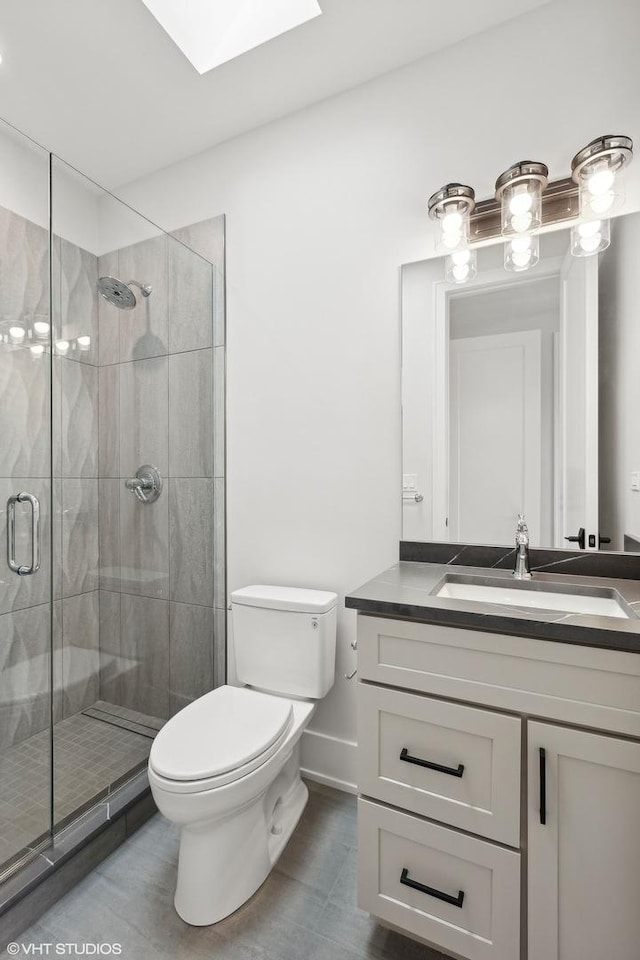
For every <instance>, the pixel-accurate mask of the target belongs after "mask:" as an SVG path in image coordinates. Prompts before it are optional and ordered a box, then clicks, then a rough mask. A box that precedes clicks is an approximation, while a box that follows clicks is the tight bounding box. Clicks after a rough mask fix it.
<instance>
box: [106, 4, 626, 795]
mask: <svg viewBox="0 0 640 960" xmlns="http://www.w3.org/2000/svg"><path fill="white" fill-rule="evenodd" d="M639 28H640V6H639V5H637V4H635V3H630V2H629V0H611V2H609V3H607V4H601V3H600V2H596V0H555V2H553V3H550V4H549V5H547V6H545V7H542V8H540V9H539V10H537V11H534V12H533V13H532V14H529V15H527V16H525V17H522V18H520V19H518V20H513V21H511V22H509V23H507V24H505V25H503V26H501V27H499V28H496V29H493V30H491V31H489V32H487V33H485V34H482V35H479V36H477V37H475V38H471V39H470V40H468V41H465V42H464V43H461V44H459V45H457V46H456V47H453V48H451V49H449V50H445V51H443V52H441V53H440V54H438V55H436V56H433V57H432V58H428V59H425V60H421V61H418V62H417V63H415V64H413V65H411V66H409V67H406V68H403V69H401V70H398V71H395V72H394V73H391V74H388V75H387V76H385V77H382V78H380V79H378V80H375V81H372V82H370V83H367V84H365V85H363V86H361V87H358V88H356V89H354V90H352V91H350V92H348V93H346V94H343V95H340V96H338V97H335V98H332V99H330V100H327V101H325V102H323V103H321V104H319V105H317V106H315V107H313V108H310V109H307V110H304V111H302V112H300V113H297V114H294V115H292V116H290V117H287V118H284V119H282V120H280V121H277V122H275V123H272V124H269V125H267V126H265V127H262V128H260V129H258V130H255V131H253V132H252V133H249V134H246V135H244V136H242V137H239V138H237V139H235V140H232V141H229V142H228V143H226V144H223V145H221V146H219V147H218V148H216V149H213V150H211V151H209V152H206V153H203V154H200V155H198V156H196V157H192V158H190V159H188V160H185V161H184V162H182V163H180V164H177V165H175V166H173V167H170V168H168V169H166V170H163V171H160V172H158V173H157V174H155V175H153V176H150V177H148V178H146V179H144V180H143V181H140V182H137V183H135V184H131V185H129V186H127V187H126V188H123V189H122V190H121V191H120V194H121V195H122V196H123V197H124V198H125V199H128V200H129V201H130V202H131V203H132V204H133V206H135V207H136V208H137V209H139V210H141V211H142V212H143V213H144V214H145V215H147V216H149V217H150V218H151V219H152V220H153V221H155V222H157V223H159V224H160V225H161V226H163V227H164V228H165V229H169V230H171V229H174V228H176V227H178V226H180V225H182V224H185V223H190V222H193V221H197V220H201V219H203V218H205V217H208V216H212V215H215V214H218V213H222V212H224V213H226V214H227V215H228V220H227V241H228V247H227V251H228V253H227V278H228V484H229V486H228V564H229V587H230V589H233V588H234V587H237V586H239V585H241V584H246V583H251V582H252V581H270V580H272V581H275V582H280V583H291V584H305V585H311V586H313V585H315V586H318V587H329V588H334V589H336V590H337V591H338V592H339V593H340V595H341V600H342V595H344V593H345V592H348V591H349V590H350V589H352V588H354V587H356V586H358V585H359V584H361V583H362V582H363V581H364V580H366V579H368V578H369V577H371V576H373V575H374V574H376V573H377V572H378V571H380V570H381V569H383V568H384V567H386V566H388V565H389V564H391V563H392V562H394V560H395V559H396V557H397V550H398V539H399V537H400V529H401V528H400V519H401V505H400V472H401V466H400V459H401V457H400V402H399V398H400V360H399V357H400V340H399V329H400V321H399V312H400V295H399V293H400V291H399V265H400V264H401V263H403V262H406V261H410V260H419V259H423V258H425V257H428V256H431V255H433V235H432V233H431V231H430V227H429V223H428V221H427V219H426V215H425V201H426V199H427V197H428V196H429V194H430V193H432V192H433V191H434V190H436V189H437V188H438V187H440V186H441V185H442V184H443V183H446V182H447V181H450V180H460V181H462V182H470V183H471V184H473V185H474V186H475V187H476V190H477V192H478V195H479V196H480V197H483V196H488V195H490V194H491V193H492V189H493V183H494V180H495V177H496V176H497V175H498V174H499V173H500V172H501V171H502V170H504V169H505V168H506V167H507V166H509V165H510V164H511V163H513V162H514V161H515V160H518V159H521V158H533V159H538V158H539V159H542V160H545V161H546V162H547V163H548V164H549V166H550V170H551V175H552V176H553V177H557V176H564V175H566V174H567V172H568V168H569V164H570V160H571V157H572V155H573V153H574V152H575V151H576V150H577V149H579V148H580V147H581V146H583V145H584V144H585V143H586V142H588V141H589V140H590V139H592V138H593V137H595V136H597V135H598V134H601V133H609V132H620V133H626V134H629V135H631V136H636V138H637V135H638V108H637V105H638V102H639V99H640V61H638V57H637V50H636V46H637V38H638V35H639ZM595 64H598V65H604V67H603V68H602V67H598V73H597V76H596V75H595V74H594V69H595V68H594V65H595ZM609 65H610V66H609ZM294 82H295V78H292V83H294ZM212 109H215V104H212ZM204 122H206V118H203V123H204ZM637 168H640V163H638V161H636V169H634V167H633V166H632V167H631V177H630V203H631V205H632V206H634V208H636V209H637V208H638V207H640V177H639V176H638V174H639V173H640V171H639V170H638V169H637ZM354 630H355V615H354V614H353V613H352V612H349V611H345V610H342V612H341V616H340V637H339V654H338V679H337V681H336V685H335V688H334V690H333V691H332V693H331V694H330V695H329V697H327V699H326V701H325V702H324V703H323V704H322V705H321V707H320V709H319V711H318V713H317V715H316V718H315V720H314V728H315V729H316V730H318V731H323V732H325V733H326V734H329V735H331V736H333V737H335V738H337V739H338V741H340V740H344V741H353V739H354V738H355V736H356V727H355V687H354V685H353V684H349V683H348V682H347V681H345V680H343V679H342V673H343V671H344V670H345V669H346V668H347V667H350V666H351V665H352V663H353V654H352V652H351V651H350V649H349V646H348V644H349V641H350V640H351V639H352V638H353V636H354ZM322 744H323V745H324V746H326V750H324V752H323V749H320V750H319V751H318V756H319V757H324V758H325V759H323V760H321V759H315V760H314V761H313V762H314V763H315V764H316V765H319V764H320V763H321V762H322V763H323V764H324V772H325V773H326V774H327V775H329V776H331V775H334V776H336V777H340V778H341V779H346V780H350V781H353V779H354V777H355V773H354V771H353V768H352V760H353V749H352V748H351V749H350V748H348V747H346V746H345V747H344V748H341V746H340V743H339V742H338V743H337V744H336V745H334V743H333V741H326V744H325V742H324V741H322ZM316 746H317V743H316ZM323 748H324V747H323ZM309 755H310V754H309V753H308V752H307V756H309ZM308 762H309V763H311V761H308ZM341 764H342V766H341Z"/></svg>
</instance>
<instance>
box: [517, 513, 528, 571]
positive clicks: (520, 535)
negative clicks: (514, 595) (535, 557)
mask: <svg viewBox="0 0 640 960" xmlns="http://www.w3.org/2000/svg"><path fill="white" fill-rule="evenodd" d="M513 576H514V578H515V579H516V580H531V567H530V566H529V528H528V526H527V523H526V521H525V519H524V515H523V514H522V513H519V514H518V524H517V526H516V564H515V567H514V568H513Z"/></svg>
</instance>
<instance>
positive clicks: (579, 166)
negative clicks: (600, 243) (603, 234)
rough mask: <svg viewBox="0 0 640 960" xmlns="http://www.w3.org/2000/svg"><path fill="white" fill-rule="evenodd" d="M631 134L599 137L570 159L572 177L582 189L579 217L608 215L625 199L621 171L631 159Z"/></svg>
mask: <svg viewBox="0 0 640 960" xmlns="http://www.w3.org/2000/svg"><path fill="white" fill-rule="evenodd" d="M632 155H633V142H632V140H631V138H630V137H618V136H616V137H614V136H606V137H597V138H596V139H595V140H592V141H591V143H588V144H587V146H586V147H583V148H582V150H579V151H578V153H576V155H575V157H574V158H573V160H572V161H571V179H572V180H573V181H574V183H577V184H578V190H579V192H580V216H581V217H587V218H591V219H596V220H597V219H600V218H601V217H609V216H611V214H612V213H613V212H614V211H615V210H616V208H617V207H618V206H619V205H620V201H621V200H622V189H621V176H620V175H621V173H622V171H623V169H624V168H625V167H626V166H627V164H628V163H629V162H630V161H631V157H632Z"/></svg>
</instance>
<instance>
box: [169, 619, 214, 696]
mask: <svg viewBox="0 0 640 960" xmlns="http://www.w3.org/2000/svg"><path fill="white" fill-rule="evenodd" d="M169 689H170V692H171V695H172V697H173V696H178V697H183V698H185V699H187V700H195V698H196V697H201V696H202V695H203V694H205V693H208V692H209V690H212V689H213V609H212V608H211V607H200V606H194V605H193V604H190V603H171V604H170V607H169Z"/></svg>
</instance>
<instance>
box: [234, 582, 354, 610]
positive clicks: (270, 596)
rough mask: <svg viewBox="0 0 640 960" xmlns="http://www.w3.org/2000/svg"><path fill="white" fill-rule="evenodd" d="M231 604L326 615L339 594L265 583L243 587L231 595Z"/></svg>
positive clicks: (333, 605)
mask: <svg viewBox="0 0 640 960" xmlns="http://www.w3.org/2000/svg"><path fill="white" fill-rule="evenodd" d="M231 602H232V603H237V604H240V605H242V606H246V607H262V608H264V609H268V610H294V611H298V612H299V613H326V612H327V611H328V610H332V609H333V608H334V607H335V605H336V603H337V602H338V595H337V593H331V592H330V591H329V590H307V589H304V588H302V587H275V586H269V585H267V584H264V583H259V584H254V585H253V586H250V587H241V588H240V589H239V590H234V591H233V592H232V594H231Z"/></svg>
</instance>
